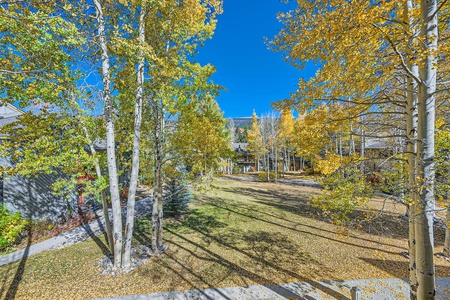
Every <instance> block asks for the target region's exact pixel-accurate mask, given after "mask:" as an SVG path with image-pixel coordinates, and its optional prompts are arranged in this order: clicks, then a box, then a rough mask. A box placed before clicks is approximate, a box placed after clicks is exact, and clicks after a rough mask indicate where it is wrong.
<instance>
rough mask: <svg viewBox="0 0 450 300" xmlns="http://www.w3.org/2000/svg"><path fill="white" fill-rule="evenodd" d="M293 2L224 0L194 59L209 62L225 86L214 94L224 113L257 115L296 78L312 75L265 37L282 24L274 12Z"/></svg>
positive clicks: (286, 92)
mask: <svg viewBox="0 0 450 300" xmlns="http://www.w3.org/2000/svg"><path fill="white" fill-rule="evenodd" d="M294 7H295V1H293V2H289V4H285V3H282V2H279V0H224V13H223V14H222V15H220V16H219V19H218V20H219V21H218V24H217V28H216V31H215V34H214V36H213V38H212V39H211V40H208V41H206V43H205V46H204V47H203V48H201V49H199V54H198V55H197V56H196V60H197V61H198V62H200V63H202V64H206V63H211V64H212V65H214V66H215V67H216V74H215V75H214V76H213V81H214V82H215V83H217V84H220V85H222V86H225V87H226V88H227V91H222V93H221V95H220V97H219V98H218V99H217V100H218V102H219V105H220V108H221V109H222V110H223V111H224V112H225V117H244V116H250V115H251V114H252V112H253V109H255V111H256V113H257V114H258V115H261V114H262V113H266V112H268V111H270V110H271V109H272V108H271V106H270V102H273V101H277V100H282V99H285V98H289V92H294V91H295V90H296V84H297V82H298V78H300V77H303V78H309V77H310V76H312V75H314V73H315V68H314V67H308V68H306V69H304V70H297V69H295V68H294V67H292V66H291V65H289V64H288V63H286V62H285V61H284V60H283V58H282V55H281V53H276V52H272V51H271V50H268V48H267V45H266V44H265V42H264V37H267V38H269V39H272V38H273V37H274V36H275V35H276V34H277V32H278V30H279V29H280V28H282V24H281V23H279V22H278V20H277V18H276V13H277V12H280V11H288V10H290V9H292V8H294ZM308 66H309V64H308Z"/></svg>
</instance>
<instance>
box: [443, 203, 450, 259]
mask: <svg viewBox="0 0 450 300" xmlns="http://www.w3.org/2000/svg"><path fill="white" fill-rule="evenodd" d="M446 221H447V222H446V225H447V226H446V228H445V240H444V250H443V252H444V255H445V256H446V257H450V223H449V222H450V201H448V200H447V218H446Z"/></svg>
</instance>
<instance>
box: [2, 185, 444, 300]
mask: <svg viewBox="0 0 450 300" xmlns="http://www.w3.org/2000/svg"><path fill="white" fill-rule="evenodd" d="M216 185H217V189H215V190H214V191H211V192H208V193H206V194H200V195H196V200H195V201H194V202H193V203H191V213H190V214H189V215H187V216H184V217H183V218H181V219H180V220H169V221H167V222H166V224H165V233H164V234H165V236H164V239H165V241H166V243H167V244H168V246H169V251H168V252H167V253H166V254H164V255H161V256H159V257H154V258H152V259H151V260H149V261H148V262H147V263H145V264H144V265H143V266H141V267H140V268H139V269H137V270H135V271H133V272H131V273H130V274H127V275H121V276H117V277H113V278H111V277H108V276H103V275H100V271H99V269H98V267H97V266H96V264H97V261H98V260H99V259H100V257H101V256H102V255H103V253H102V251H101V249H100V248H99V246H98V243H105V240H104V238H103V237H100V238H99V239H97V240H90V241H87V242H84V243H80V244H77V245H75V246H72V247H68V248H65V249H60V250H56V251H51V252H43V253H40V254H38V255H35V256H32V257H29V258H28V259H27V260H26V261H25V262H17V263H14V264H10V265H7V266H4V267H1V268H0V280H1V281H2V284H3V288H2V290H1V293H0V298H4V297H5V296H8V297H9V296H11V295H13V296H15V297H16V299H86V298H99V297H112V296H118V295H129V294H146V293H152V292H159V291H173V290H183V289H203V288H210V287H229V286H247V285H253V284H276V283H285V282H292V281H318V280H328V279H357V278H373V277H407V276H408V271H407V266H408V260H407V259H406V258H404V257H403V256H401V255H400V254H401V253H402V252H407V240H406V235H407V226H408V224H407V222H406V221H404V220H401V219H399V218H398V215H399V214H401V213H402V212H401V210H400V209H399V208H398V207H394V206H392V205H389V206H388V207H387V212H386V214H385V215H383V217H381V218H379V219H378V220H377V223H372V224H366V225H365V227H363V228H359V229H349V230H347V231H345V232H344V231H342V230H339V228H336V227H335V226H334V225H332V224H330V223H328V222H326V221H324V220H321V219H320V218H319V217H314V216H316V215H317V211H316V210H315V209H313V208H311V206H310V205H309V200H308V196H309V195H311V194H316V193H319V192H320V190H318V189H315V188H310V187H296V186H290V185H281V184H279V185H277V184H273V183H261V182H242V181H218V182H217V183H216ZM376 201H380V200H374V205H377V202H376ZM356 213H362V212H356ZM149 232H150V222H149V220H148V219H144V220H141V221H139V222H138V224H137V231H136V234H135V238H136V243H142V244H148V243H149V242H150V235H149ZM438 237H439V239H438V240H437V244H438V245H440V244H442V237H440V236H439V234H438ZM436 263H437V275H438V276H450V264H449V263H448V262H445V261H444V260H442V259H436ZM14 278H15V279H16V281H15V282H14V281H13V279H14ZM318 288H321V289H323V291H324V292H328V293H331V292H330V291H327V290H326V288H324V287H321V286H320V285H318ZM330 295H331V294H330ZM334 296H336V295H334Z"/></svg>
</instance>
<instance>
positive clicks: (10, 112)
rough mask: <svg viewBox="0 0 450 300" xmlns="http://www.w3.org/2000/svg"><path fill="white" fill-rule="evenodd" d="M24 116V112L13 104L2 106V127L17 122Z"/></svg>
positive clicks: (0, 113) (0, 115)
mask: <svg viewBox="0 0 450 300" xmlns="http://www.w3.org/2000/svg"><path fill="white" fill-rule="evenodd" d="M22 114H24V112H23V111H22V110H20V109H19V108H17V107H15V106H14V105H12V104H9V103H4V104H0V127H1V126H3V125H6V124H9V123H12V122H14V121H16V120H17V117H18V116H20V115H22Z"/></svg>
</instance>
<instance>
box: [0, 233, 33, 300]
mask: <svg viewBox="0 0 450 300" xmlns="http://www.w3.org/2000/svg"><path fill="white" fill-rule="evenodd" d="M31 240H32V228H31V226H30V227H28V232H27V245H26V247H25V249H24V252H23V256H22V259H21V260H20V262H19V265H18V266H17V270H16V274H15V275H14V278H13V279H12V282H11V284H10V286H9V288H8V290H7V291H6V294H5V298H4V300H10V299H14V298H15V297H16V294H17V291H18V290H19V285H20V282H21V281H22V277H23V274H24V272H25V265H26V263H27V260H28V253H29V251H30V247H31ZM10 265H11V264H10ZM9 270H10V269H8V271H9ZM8 271H7V272H6V274H5V278H4V280H3V285H2V289H1V291H0V295H2V294H3V292H4V291H5V290H6V281H7V278H8Z"/></svg>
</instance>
